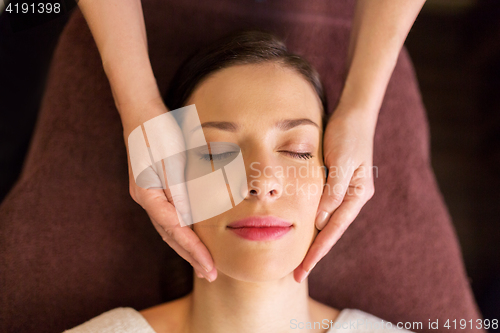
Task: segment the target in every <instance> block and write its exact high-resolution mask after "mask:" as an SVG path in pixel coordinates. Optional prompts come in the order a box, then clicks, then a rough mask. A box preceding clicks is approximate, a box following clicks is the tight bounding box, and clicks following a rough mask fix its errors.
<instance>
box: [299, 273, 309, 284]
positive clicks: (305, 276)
mask: <svg viewBox="0 0 500 333" xmlns="http://www.w3.org/2000/svg"><path fill="white" fill-rule="evenodd" d="M308 275H309V273H306V274H305V275H304V276H303V277H302V279H300V283H302V281H304V280H305V279H306V278H307V276H308Z"/></svg>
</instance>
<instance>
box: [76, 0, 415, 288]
mask: <svg viewBox="0 0 500 333" xmlns="http://www.w3.org/2000/svg"><path fill="white" fill-rule="evenodd" d="M424 3H425V0H401V1H394V0H358V1H357V3H356V10H355V15H354V21H353V27H352V32H351V38H350V46H349V54H348V62H347V63H348V72H347V73H348V74H347V78H346V81H345V85H344V88H343V91H342V94H341V97H340V101H339V104H338V105H337V107H336V109H335V111H334V113H333V115H332V117H331V118H330V120H329V122H328V124H327V127H326V131H325V136H324V149H323V151H324V163H325V165H326V166H327V168H329V169H331V168H336V169H337V170H345V171H344V172H345V173H342V172H339V173H335V175H336V177H328V179H327V185H326V187H325V188H326V189H330V190H329V191H325V193H324V194H323V196H322V199H321V202H320V204H319V208H318V214H317V220H316V225H317V227H318V229H320V230H321V232H320V233H319V235H318V237H317V238H316V239H315V241H314V243H313V246H311V248H310V250H309V252H308V253H307V255H306V257H305V258H304V261H303V262H302V263H301V264H300V265H299V267H297V269H296V270H295V274H294V277H295V280H296V281H297V282H300V281H303V280H304V279H305V277H306V276H307V275H308V274H309V272H310V271H311V269H312V268H313V267H314V266H315V265H316V263H317V262H318V261H319V260H321V259H322V258H323V257H324V256H325V255H326V254H327V253H328V252H329V251H330V249H331V248H332V247H333V245H335V243H336V242H337V241H338V240H339V239H340V237H341V236H342V235H343V233H344V232H345V231H346V229H347V228H348V227H349V225H350V224H351V223H352V222H353V221H354V219H355V218H356V216H357V215H358V214H359V211H360V210H361V208H362V207H363V206H364V205H365V203H366V202H367V201H368V200H369V199H370V198H371V197H372V196H373V195H374V192H375V189H374V182H373V176H372V174H371V173H367V170H371V168H372V166H373V137H374V133H375V126H376V123H377V118H378V113H379V110H380V106H381V104H382V100H383V97H384V94H385V90H386V88H387V84H388V82H389V78H390V77H391V75H392V72H393V70H394V67H395V64H396V61H397V58H398V55H399V52H400V50H401V48H402V46H403V43H404V40H405V39H406V36H407V35H408V32H409V30H410V28H411V26H412V25H413V22H414V21H415V19H416V17H417V15H418V13H419V12H420V10H421V8H422V6H423V4H424ZM78 6H79V7H80V9H81V11H82V13H83V15H84V17H85V19H86V20H87V23H88V25H89V27H90V30H91V32H92V35H93V36H94V39H95V41H96V44H97V47H98V49H99V53H100V55H101V59H102V63H103V67H104V70H105V72H106V75H107V77H108V79H109V82H110V86H111V90H112V92H113V97H114V100H115V105H116V108H117V109H118V112H119V114H120V117H121V121H122V124H123V135H124V139H125V145H126V146H127V138H128V135H129V134H130V132H131V131H132V130H133V129H135V128H136V127H137V126H140V125H141V124H142V123H143V122H145V121H146V120H149V119H151V118H153V117H155V116H157V115H160V114H162V113H164V112H167V111H169V110H168V108H167V107H166V106H165V105H164V103H163V101H162V98H161V94H160V92H159V89H158V86H157V83H156V79H155V77H154V75H153V71H152V68H151V63H150V60H149V55H148V46H147V38H146V30H145V25H144V17H143V12H142V6H141V2H140V0H106V1H101V0H80V1H79V3H78ZM127 153H128V147H127ZM129 187H130V195H131V196H132V198H133V199H134V200H135V201H136V202H137V203H138V204H140V205H141V206H142V207H143V208H144V209H145V210H146V212H147V213H148V215H149V217H150V218H151V221H152V223H153V225H154V226H155V228H156V230H157V231H158V233H159V234H160V235H161V237H162V239H163V240H164V241H165V242H166V243H168V244H169V245H170V246H171V247H172V248H173V249H174V250H175V251H176V252H177V253H178V254H179V255H180V256H181V257H183V258H184V259H186V260H187V261H188V262H189V263H191V265H192V266H193V268H194V269H195V272H197V275H198V276H204V277H205V278H207V280H209V281H213V280H215V279H216V278H217V270H216V269H215V268H214V261H213V258H212V256H211V255H210V252H209V251H208V249H207V248H206V246H205V245H204V244H203V243H202V242H201V241H200V239H199V237H198V236H197V235H196V234H195V233H194V232H193V230H191V229H190V228H182V227H180V226H179V225H178V220H177V218H176V213H175V209H174V207H173V205H172V200H171V198H170V200H169V193H168V191H162V190H153V189H150V190H145V189H142V188H140V187H138V186H137V185H136V184H135V181H134V179H133V176H132V171H131V168H130V161H129ZM349 190H350V191H349Z"/></svg>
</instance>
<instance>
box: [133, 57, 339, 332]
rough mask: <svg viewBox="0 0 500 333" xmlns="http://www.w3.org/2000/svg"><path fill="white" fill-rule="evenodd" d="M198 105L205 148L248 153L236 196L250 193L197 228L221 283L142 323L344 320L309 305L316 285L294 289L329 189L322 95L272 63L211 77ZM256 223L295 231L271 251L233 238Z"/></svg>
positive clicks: (197, 283)
mask: <svg viewBox="0 0 500 333" xmlns="http://www.w3.org/2000/svg"><path fill="white" fill-rule="evenodd" d="M191 104H195V105H196V109H197V111H198V114H199V118H200V122H201V124H202V127H203V133H204V135H205V138H206V140H207V142H212V143H213V142H230V143H234V144H237V145H238V146H239V147H241V152H242V154H243V159H244V162H245V167H246V175H247V183H248V188H245V187H243V186H242V187H241V188H240V189H234V190H233V191H237V192H240V191H245V193H244V194H243V198H244V199H243V201H242V202H241V203H239V204H238V205H237V206H236V207H234V208H233V209H230V210H228V211H226V212H224V213H222V214H220V215H217V216H215V217H213V218H210V219H208V220H204V221H201V222H197V223H195V224H193V231H194V232H195V233H196V234H197V235H198V236H199V237H200V239H201V240H202V242H203V244H205V245H206V246H207V248H208V250H209V251H210V253H211V254H212V257H213V259H214V263H215V267H216V269H217V271H218V274H219V276H218V278H217V280H215V281H214V282H212V283H209V282H207V281H206V280H205V279H196V278H195V279H194V286H193V291H192V292H191V293H190V294H188V295H187V296H185V297H183V298H181V299H179V300H175V301H173V302H169V303H166V304H161V305H158V306H155V307H153V308H150V309H146V310H143V311H141V312H140V313H141V314H142V315H143V316H144V317H145V318H146V320H147V321H148V322H149V323H150V325H151V326H152V327H153V329H154V330H155V331H156V332H158V333H160V332H169V333H171V332H179V333H181V332H182V333H188V332H189V333H202V332H203V333H225V332H241V333H246V332H248V333H250V332H252V333H253V332H261V333H266V332H295V331H297V329H296V328H294V327H293V326H292V325H291V320H293V319H295V320H296V321H297V322H303V323H305V322H315V321H316V322H322V321H323V320H324V319H326V320H327V321H328V322H329V321H330V320H332V321H335V319H336V317H337V316H338V313H339V311H338V310H337V309H334V308H332V307H329V306H327V305H325V304H321V303H319V302H317V301H315V300H314V299H312V298H310V297H309V292H308V284H307V283H305V282H304V283H300V284H299V283H297V282H296V281H295V279H294V270H295V268H296V267H297V266H298V265H299V264H300V263H301V262H302V260H303V259H304V257H305V255H306V253H307V251H308V249H309V247H310V246H311V244H312V242H313V240H314V238H315V237H316V235H317V233H318V230H317V229H316V226H315V217H316V212H317V207H318V205H319V202H320V199H321V195H322V191H321V190H322V188H323V185H324V183H325V178H324V172H323V169H322V168H321V167H322V166H323V155H322V137H323V133H322V123H321V121H322V117H321V116H322V112H323V110H322V105H321V101H320V99H319V98H318V96H317V94H316V92H315V90H314V88H313V87H312V85H311V84H310V83H309V82H308V81H307V80H306V79H304V78H303V77H302V75H301V74H299V73H298V72H296V71H295V70H293V69H290V68H286V67H283V66H282V65H279V64H276V63H273V62H267V63H262V64H252V65H237V66H232V67H228V68H225V69H223V70H220V71H218V72H215V73H213V74H211V75H210V76H209V77H208V78H207V79H206V80H204V81H203V82H202V83H201V84H200V85H199V86H198V87H197V88H196V90H195V91H194V92H193V94H192V95H191V96H190V98H189V99H188V101H187V102H186V105H191ZM270 110H272V112H270ZM200 131H201V129H200ZM193 135H195V133H193ZM228 151H231V150H230V149H228ZM218 154H221V156H224V154H228V153H225V151H224V150H223V151H219V152H218ZM193 155H194V156H192V157H190V158H192V159H193V160H194V161H195V162H194V164H196V165H200V164H202V165H203V164H205V163H206V164H210V161H209V160H208V161H207V160H205V159H204V158H203V157H204V156H205V155H204V153H203V152H200V153H199V156H198V155H197V154H196V153H193ZM213 158H214V159H216V160H218V159H217V156H213ZM221 158H222V157H221ZM191 164H193V163H188V170H187V173H189V169H190V167H189V165H191ZM195 167H196V166H193V168H195ZM283 170H287V171H283ZM251 216H274V217H276V218H280V219H282V220H285V221H288V222H290V223H292V224H293V226H292V228H291V230H290V231H289V232H288V233H287V234H285V235H284V236H283V237H281V238H279V239H276V240H271V241H251V240H247V239H243V238H241V237H239V236H237V235H236V234H235V233H234V232H232V231H231V230H230V229H229V228H227V225H229V224H230V223H232V222H234V221H238V220H241V219H243V218H248V217H251ZM308 331H311V332H315V333H319V332H326V331H327V327H325V326H323V327H316V329H312V330H308Z"/></svg>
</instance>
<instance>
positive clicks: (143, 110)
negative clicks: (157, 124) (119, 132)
mask: <svg viewBox="0 0 500 333" xmlns="http://www.w3.org/2000/svg"><path fill="white" fill-rule="evenodd" d="M168 111H169V110H168V108H167V107H166V106H165V104H164V103H163V99H162V98H161V96H157V97H155V98H152V99H150V100H148V101H144V102H142V103H138V104H127V105H124V106H121V107H120V109H118V113H119V114H120V118H121V122H122V126H123V135H124V138H125V142H127V139H128V136H129V134H130V133H131V132H132V131H133V130H134V129H135V128H137V127H138V126H140V125H142V124H143V123H144V122H146V121H148V120H150V119H152V118H154V117H156V116H159V115H161V114H164V113H166V112H168Z"/></svg>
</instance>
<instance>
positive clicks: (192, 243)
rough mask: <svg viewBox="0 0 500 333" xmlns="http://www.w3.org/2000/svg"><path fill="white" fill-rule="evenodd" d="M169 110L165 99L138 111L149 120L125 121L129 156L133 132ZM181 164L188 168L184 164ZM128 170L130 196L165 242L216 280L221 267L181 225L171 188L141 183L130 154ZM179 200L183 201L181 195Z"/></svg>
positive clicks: (200, 274)
mask: <svg viewBox="0 0 500 333" xmlns="http://www.w3.org/2000/svg"><path fill="white" fill-rule="evenodd" d="M136 111H137V110H136ZM167 111H168V109H167V108H166V107H165V106H164V105H163V102H162V101H160V100H158V101H154V102H150V103H148V104H147V105H146V106H145V110H143V111H141V112H136V114H141V115H144V114H146V113H147V114H148V116H147V117H146V118H147V119H145V118H141V119H140V120H137V119H135V120H134V121H133V122H126V121H124V122H123V124H124V136H125V143H126V145H127V155H128V154H129V149H128V136H129V134H130V133H131V132H132V131H133V130H134V129H135V128H136V127H137V126H140V125H141V124H142V123H143V122H145V121H147V120H149V119H151V118H154V117H155V116H157V115H160V114H164V113H165V112H167ZM122 114H124V112H122ZM179 167H180V169H182V170H184V168H183V166H179ZM128 171H129V190H130V195H131V197H132V198H133V199H134V201H135V202H137V203H138V204H139V205H141V207H142V208H144V210H146V212H147V214H148V216H149V218H150V219H151V222H152V223H153V226H154V227H155V229H156V231H158V233H159V234H160V236H161V238H162V239H163V241H165V242H166V243H167V244H168V245H169V246H170V247H171V248H172V249H174V251H176V252H177V253H178V254H179V255H180V256H181V257H182V258H184V259H185V260H186V261H188V262H189V263H190V264H191V265H192V266H193V268H194V270H195V272H196V275H197V276H198V277H200V278H206V279H207V280H209V281H214V280H215V279H216V277H217V269H216V268H215V267H214V264H213V259H212V256H211V255H210V252H209V251H208V249H207V247H206V246H205V245H204V244H203V242H202V241H201V240H200V238H199V237H198V235H196V233H195V232H194V231H193V230H192V229H191V228H190V227H188V226H184V227H181V225H180V224H179V220H178V217H177V212H176V208H175V207H174V200H173V198H172V195H171V193H170V191H169V189H168V188H167V189H153V188H149V189H145V188H142V187H140V186H138V185H137V184H136V182H135V179H134V175H133V172H132V168H131V165H130V156H128ZM158 181H159V180H158ZM176 202H177V203H180V201H179V200H178V198H177V199H176ZM179 211H180V213H181V215H182V209H181V207H179Z"/></svg>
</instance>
